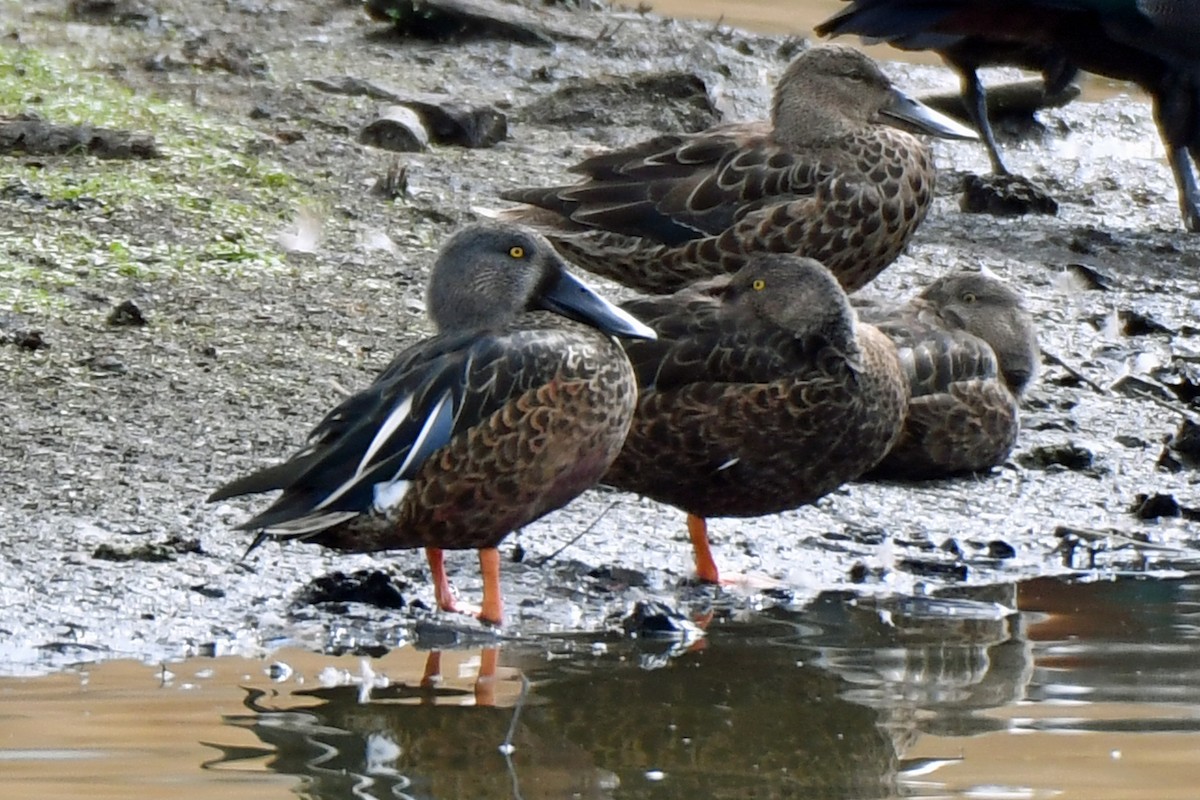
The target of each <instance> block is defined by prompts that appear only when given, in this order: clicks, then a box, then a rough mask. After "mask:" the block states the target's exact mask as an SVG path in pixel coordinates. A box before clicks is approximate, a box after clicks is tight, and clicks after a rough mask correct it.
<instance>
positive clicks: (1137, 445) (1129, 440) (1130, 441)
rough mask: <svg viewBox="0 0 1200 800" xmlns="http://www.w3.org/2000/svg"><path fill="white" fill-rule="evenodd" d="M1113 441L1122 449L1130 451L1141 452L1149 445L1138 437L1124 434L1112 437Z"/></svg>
mask: <svg viewBox="0 0 1200 800" xmlns="http://www.w3.org/2000/svg"><path fill="white" fill-rule="evenodd" d="M1113 441H1114V442H1116V443H1117V444H1119V445H1121V446H1122V447H1128V448H1129V449H1131V450H1141V449H1143V448H1144V447H1146V445H1148V444H1149V442H1147V441H1146V440H1145V439H1142V438H1141V437H1138V436H1130V435H1129V434H1126V433H1119V434H1117V435H1116V436H1114V437H1113Z"/></svg>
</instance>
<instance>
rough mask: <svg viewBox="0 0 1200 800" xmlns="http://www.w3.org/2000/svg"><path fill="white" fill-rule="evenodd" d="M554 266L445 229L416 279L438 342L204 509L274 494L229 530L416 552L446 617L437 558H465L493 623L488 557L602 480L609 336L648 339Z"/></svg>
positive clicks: (548, 254) (495, 600) (493, 563)
mask: <svg viewBox="0 0 1200 800" xmlns="http://www.w3.org/2000/svg"><path fill="white" fill-rule="evenodd" d="M565 266H566V265H565V263H564V262H563V260H562V258H561V257H560V256H559V255H558V254H557V253H556V252H555V251H554V248H553V247H552V246H551V245H550V243H549V242H547V241H546V240H545V239H544V238H543V237H541V236H540V235H538V234H536V233H533V232H531V231H528V230H524V229H520V228H517V227H515V226H511V225H503V224H486V225H472V226H469V227H467V228H464V229H462V230H460V231H458V232H457V233H455V234H454V235H453V236H451V237H450V239H448V240H447V241H446V243H445V245H444V246H443V247H442V249H441V251H440V253H439V254H438V256H437V260H436V262H435V264H434V266H433V271H432V273H431V275H430V281H429V288H428V295H427V308H428V311H429V314H430V317H431V318H432V319H433V322H434V323H435V325H436V326H437V329H438V334H437V335H436V336H433V337H432V338H429V339H426V340H424V341H422V342H419V343H418V344H415V345H413V346H412V347H410V348H408V349H407V350H405V351H404V352H402V353H401V354H400V355H398V356H397V357H396V358H395V360H393V361H392V363H391V364H390V365H389V366H388V367H387V368H386V369H385V370H384V371H383V372H382V373H381V374H380V375H379V377H378V378H377V379H376V380H375V382H374V383H372V384H371V385H370V386H368V387H367V388H366V389H364V390H362V391H361V392H359V393H358V394H355V395H353V396H352V397H349V398H348V399H346V400H345V401H344V402H342V403H341V404H340V405H338V406H337V408H335V409H334V410H333V411H332V412H330V413H329V414H328V415H327V416H326V417H325V419H324V420H322V421H321V423H320V424H318V425H317V427H316V428H315V429H313V431H312V433H311V434H309V439H308V444H307V445H306V446H305V447H304V448H302V449H301V450H300V451H299V452H297V453H296V454H295V455H293V456H292V457H291V458H290V459H289V460H287V461H286V462H284V463H282V464H280V465H278V466H274V467H268V468H267V469H264V470H261V471H259V472H255V473H253V474H251V475H249V476H246V477H244V478H240V479H238V480H235V481H233V482H232V483H229V484H227V485H226V486H223V487H222V488H220V489H218V490H217V491H216V492H214V493H213V495H212V497H210V498H209V499H210V500H221V499H225V498H228V497H234V496H237V495H244V494H254V493H259V492H266V491H270V490H274V489H281V490H282V494H280V495H279V497H278V498H276V500H275V502H274V503H272V504H271V505H270V506H269V507H268V508H267V509H266V510H265V511H263V512H261V513H259V514H258V515H256V516H255V517H253V518H252V519H250V520H249V521H247V522H246V523H244V524H243V525H241V526H240V527H242V528H244V529H247V530H254V531H259V532H260V533H259V540H262V539H264V538H278V539H303V540H306V541H311V542H316V543H317V544H321V545H325V546H327V547H332V548H336V549H339V550H347V551H356V552H370V551H379V550H390V549H398V548H413V547H424V548H426V552H427V554H428V557H429V563H430V567H431V569H432V571H433V577H434V588H435V596H436V598H437V602H438V605H439V606H440V607H442V608H446V609H451V608H454V597H453V593H452V592H451V590H450V586H449V583H448V582H447V580H446V576H445V570H444V567H443V564H442V553H441V548H448V549H478V550H479V551H480V552H479V560H480V566H481V568H482V571H483V579H484V592H483V595H484V598H483V605H482V610H481V612H480V614H479V617H480V619H482V620H484V621H488V622H493V623H499V622H500V621H501V617H502V603H501V595H500V586H499V556H498V553H497V550H496V547H497V545H498V544H499V543H500V541H501V540H502V539H504V537H505V536H507V535H508V534H509V533H510V532H511V531H513V530H514V529H516V528H519V527H521V526H523V525H525V524H527V523H529V522H531V521H533V520H535V519H538V518H539V517H541V516H542V515H544V514H547V513H548V512H550V511H553V510H555V509H557V508H560V507H562V506H563V505H565V504H566V503H567V502H569V501H570V500H571V499H572V498H574V497H575V496H576V495H578V494H579V493H580V492H582V491H584V490H585V489H587V488H589V487H590V486H592V485H593V484H595V483H596V481H597V480H598V479H599V478H600V477H601V476H602V475H603V474H604V472H605V470H607V469H608V466H609V464H610V462H611V461H612V460H613V459H614V458H615V457H616V455H617V453H618V452H619V450H620V448H621V444H622V442H623V441H624V438H625V433H626V430H627V429H628V427H629V423H630V420H631V418H632V416H633V408H634V403H635V400H636V396H637V387H636V383H635V379H634V374H633V370H632V368H631V367H630V364H629V360H628V359H627V358H626V356H625V353H624V351H623V350H622V349H621V347H620V346H619V345H618V344H617V342H616V341H615V340H614V339H613V338H612V337H613V336H626V337H635V338H653V337H654V333H653V331H651V330H650V329H649V328H647V327H646V326H645V325H643V324H642V323H640V322H638V321H637V320H636V319H634V318H633V317H631V316H630V315H629V314H628V313H627V312H625V311H622V310H621V309H619V308H617V307H616V306H613V305H611V304H610V303H608V302H607V301H605V300H604V299H602V298H601V297H600V296H599V295H597V294H596V293H595V292H593V291H592V290H591V289H590V288H588V287H587V286H586V285H585V284H584V283H582V282H581V281H579V280H578V279H576V278H574V277H572V276H571V275H570V274H569V273H568V272H567V271H566V269H565ZM256 543H257V542H256Z"/></svg>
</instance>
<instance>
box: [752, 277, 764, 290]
mask: <svg viewBox="0 0 1200 800" xmlns="http://www.w3.org/2000/svg"><path fill="white" fill-rule="evenodd" d="M750 287H751V288H752V289H754V291H756V292H761V291H762V290H763V289H765V288H767V282H766V281H764V280H763V279H762V278H758V279H757V280H755V281H754V283H752V284H750Z"/></svg>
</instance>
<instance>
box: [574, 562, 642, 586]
mask: <svg viewBox="0 0 1200 800" xmlns="http://www.w3.org/2000/svg"><path fill="white" fill-rule="evenodd" d="M587 576H588V577H589V578H591V579H592V580H594V581H596V582H597V583H599V584H600V588H601V589H602V590H612V589H616V588H622V589H624V588H628V587H641V586H647V585H649V583H650V579H649V577H648V576H647V575H646V573H645V572H642V571H641V570H640V569H630V568H627V567H614V566H609V565H605V566H602V567H596V568H595V569H593V570H590V571H588V573H587Z"/></svg>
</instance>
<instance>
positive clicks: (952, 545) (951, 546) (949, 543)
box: [938, 539, 963, 559]
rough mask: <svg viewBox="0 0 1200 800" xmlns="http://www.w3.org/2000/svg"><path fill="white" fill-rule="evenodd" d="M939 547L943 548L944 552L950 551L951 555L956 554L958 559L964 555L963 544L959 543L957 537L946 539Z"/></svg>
mask: <svg viewBox="0 0 1200 800" xmlns="http://www.w3.org/2000/svg"><path fill="white" fill-rule="evenodd" d="M938 549H939V550H941V551H942V552H943V553H949V554H950V555H952V556H954V557H955V558H956V559H957V558H962V557H963V549H962V546H961V545H960V544H959V543H958V540H957V539H947V540H946V541H944V542H942V544H941V547H939V548H938Z"/></svg>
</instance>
